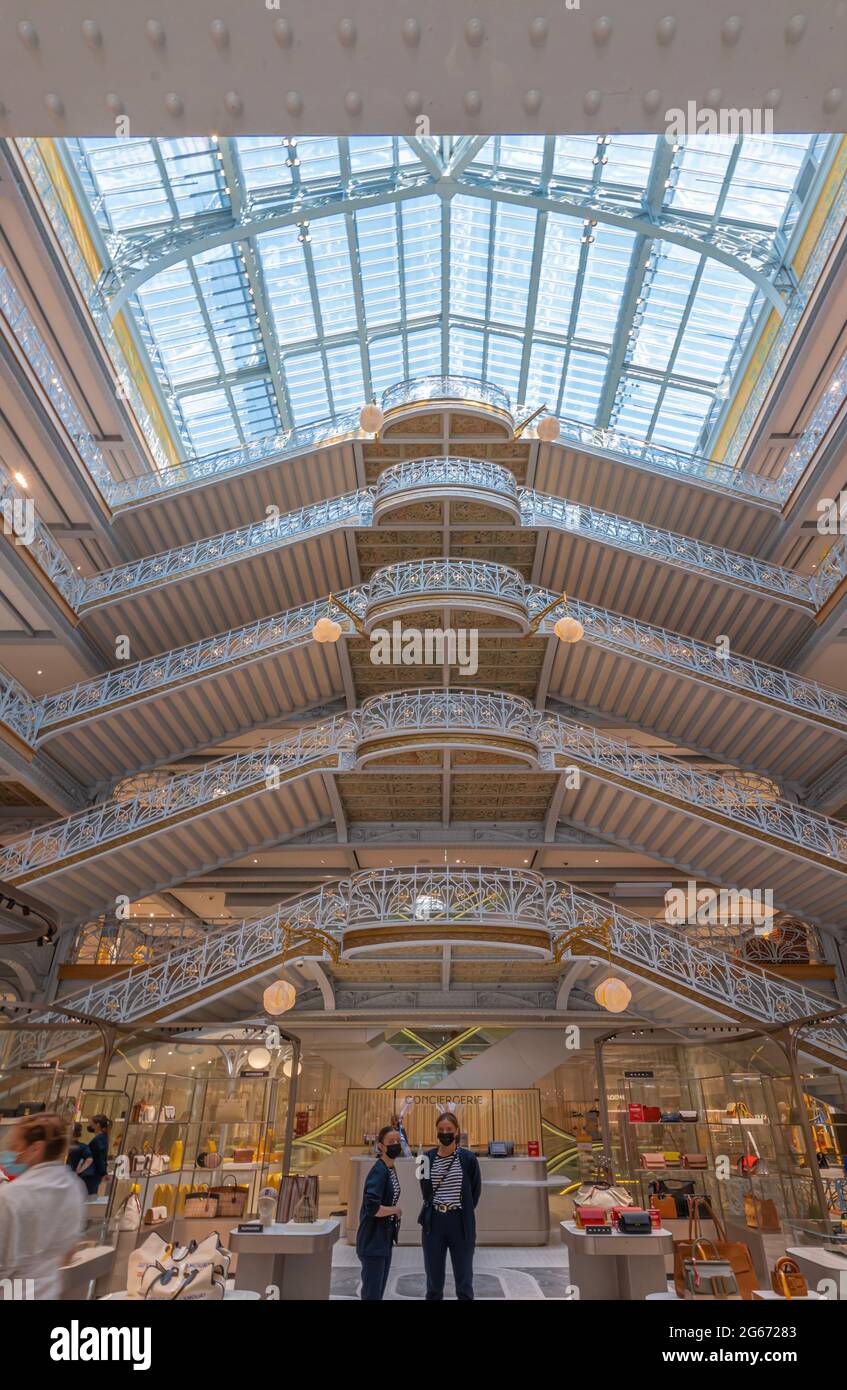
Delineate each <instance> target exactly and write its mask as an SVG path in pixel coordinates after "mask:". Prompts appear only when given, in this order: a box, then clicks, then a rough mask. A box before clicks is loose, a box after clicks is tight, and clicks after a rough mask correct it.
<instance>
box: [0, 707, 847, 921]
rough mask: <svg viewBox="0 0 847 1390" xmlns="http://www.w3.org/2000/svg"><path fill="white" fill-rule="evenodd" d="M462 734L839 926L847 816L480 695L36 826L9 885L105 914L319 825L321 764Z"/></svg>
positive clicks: (783, 902) (372, 715)
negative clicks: (122, 897)
mask: <svg viewBox="0 0 847 1390" xmlns="http://www.w3.org/2000/svg"><path fill="white" fill-rule="evenodd" d="M456 739H458V740H459V741H460V742H461V743H462V746H463V747H469V746H470V747H477V748H483V749H485V750H488V751H497V752H502V751H506V752H507V753H508V755H509V756H510V758H512V759H513V760H514V762H513V764H512V765H511V766H506V767H504V770H503V774H502V775H503V776H506V777H508V776H514V775H518V776H524V777H525V776H526V775H527V767H528V768H529V769H532V768H535V769H538V770H541V771H545V772H548V773H549V772H558V773H559V774H560V775H562V774H565V773H568V775H569V776H571V783H570V789H568V790H567V791H566V792H565V793H564V795H563V799H562V808H563V809H562V812H561V814H562V815H563V816H564V817H565V818H566V819H568V820H570V821H572V822H575V823H577V824H579V825H580V826H581V827H582V828H585V829H593V830H595V831H599V832H600V833H604V834H607V835H608V836H609V837H610V838H611V839H613V840H615V841H616V842H617V843H620V844H626V845H627V846H628V847H633V846H634V844H641V839H640V838H639V837H643V840H644V843H643V844H641V847H642V848H646V847H647V846H648V845H649V851H650V852H651V853H653V854H655V856H656V857H658V858H659V859H665V860H666V861H667V862H669V863H674V864H677V865H678V867H680V868H683V869H686V870H691V869H695V871H696V872H702V874H703V875H704V877H706V878H707V879H708V880H709V881H714V882H718V883H726V882H729V883H732V884H738V883H754V884H755V885H758V886H759V887H762V888H769V889H770V890H771V891H772V892H773V897H774V901H775V903H776V905H777V906H779V907H785V908H786V910H790V911H794V912H797V913H798V914H799V915H802V916H803V917H804V918H805V919H807V920H811V921H822V922H826V921H832V920H833V913H835V912H836V911H839V910H840V907H839V905H840V904H843V895H844V882H845V876H846V875H847V825H845V824H844V823H842V822H838V821H832V820H828V819H827V818H826V817H824V816H821V815H818V814H816V813H815V812H813V811H809V810H806V809H805V808H803V807H800V806H798V805H796V804H795V803H792V802H789V801H785V800H783V799H781V798H779V797H777V796H775V795H773V793H772V792H771V791H769V790H768V789H765V790H761V789H759V788H758V787H756V786H752V787H750V786H743V785H742V786H739V785H736V784H733V783H729V782H727V781H725V780H724V779H723V778H722V777H721V776H719V775H715V774H712V773H707V772H703V771H700V770H698V769H695V768H692V767H690V766H687V765H686V764H684V763H682V762H680V761H678V760H676V759H673V758H669V757H664V756H660V755H658V754H654V753H648V752H645V751H644V750H643V749H641V748H638V747H636V746H634V745H631V744H629V743H627V742H625V741H624V740H620V739H615V738H611V737H609V736H608V735H605V734H601V733H599V732H598V731H597V730H596V729H594V728H591V727H588V726H585V725H582V724H579V723H577V722H576V721H574V720H570V719H565V718H562V717H560V716H556V715H553V714H549V713H542V712H540V711H538V710H536V709H535V708H533V706H532V705H530V704H529V702H528V701H526V700H523V699H520V698H519V697H517V696H512V695H506V694H498V693H492V692H485V691H468V692H464V691H462V692H458V691H444V690H425V691H410V692H397V693H393V694H390V695H385V696H379V697H376V698H374V699H371V700H368V701H366V702H365V704H364V705H363V706H362V707H361V708H360V709H359V710H356V711H354V712H353V713H352V714H349V715H339V716H337V717H335V718H333V719H329V720H325V721H323V722H321V723H318V724H316V725H314V726H312V727H310V728H307V729H303V730H300V731H298V732H297V733H296V734H294V735H291V736H288V737H285V738H282V739H277V740H274V741H272V742H269V743H268V744H267V745H266V746H265V747H263V748H259V749H253V750H250V751H249V752H246V753H241V754H238V755H236V756H234V757H226V758H220V759H218V760H216V761H215V762H212V763H209V764H207V765H206V766H204V767H203V768H201V769H199V770H198V771H196V772H191V773H187V774H183V775H180V776H176V777H171V778H167V779H165V780H162V781H161V783H160V784H159V785H157V786H156V787H155V788H153V789H146V790H144V791H142V792H140V793H139V794H137V795H135V796H132V797H128V798H126V799H123V800H111V801H107V802H105V803H103V804H101V805H98V806H95V807H93V808H92V809H90V810H88V811H86V812H83V813H80V814H76V815H73V816H71V817H68V818H67V819H66V820H63V821H58V822H56V823H54V824H52V825H50V826H48V827H46V828H44V829H41V830H36V831H33V832H32V833H31V834H30V835H29V836H28V837H27V838H26V839H22V840H19V841H16V842H13V843H12V844H10V845H8V846H6V847H5V848H4V849H2V850H0V878H5V879H7V880H8V881H9V882H11V883H17V884H21V885H23V884H25V883H33V882H38V883H39V892H40V893H41V895H42V896H43V897H44V899H45V901H47V902H50V903H51V904H53V905H55V906H56V907H57V910H60V911H62V912H63V913H64V914H65V917H66V920H81V919H82V918H83V917H85V916H87V915H91V913H92V912H96V911H101V910H104V909H106V908H108V906H109V901H110V899H112V898H113V896H114V892H115V883H118V884H120V885H121V888H120V891H122V892H123V893H125V894H126V896H127V897H128V898H129V899H130V900H131V901H135V900H136V899H137V898H139V897H141V896H142V895H143V894H145V893H148V892H153V891H160V890H161V889H162V888H164V887H165V886H172V884H173V883H175V882H178V881H181V879H183V878H184V877H185V876H186V875H189V876H190V873H191V872H196V864H197V863H198V862H203V863H204V864H206V865H207V866H210V865H211V864H212V863H213V862H214V863H223V862H227V861H228V860H229V859H234V858H236V857H238V855H239V854H243V853H245V852H247V851H248V850H250V849H252V848H254V847H255V846H256V845H257V844H258V843H262V844H272V843H278V842H279V841H280V839H281V838H284V833H285V831H284V830H283V829H282V828H281V823H282V825H284V827H285V830H287V833H289V834H291V833H297V829H298V826H299V829H300V830H302V829H305V828H307V826H308V824H309V823H315V822H316V819H320V818H321V817H323V818H324V819H326V818H327V817H329V816H330V815H331V814H332V812H331V806H330V804H329V803H328V800H327V796H326V793H325V791H324V790H323V779H322V778H315V777H314V775H313V774H315V773H317V772H326V771H336V772H341V773H343V772H345V771H347V770H351V769H352V768H354V767H356V766H360V767H364V768H365V769H367V767H368V765H369V763H370V761H371V760H372V759H373V758H382V759H384V758H385V757H386V756H387V755H388V753H389V751H393V752H397V753H402V752H404V751H405V750H407V749H409V748H412V747H414V748H417V747H421V746H423V747H432V748H443V747H444V746H445V745H447V744H449V743H450V742H451V741H453V740H456ZM574 770H576V772H577V773H578V775H577V776H576V778H573V776H572V774H573V772H574ZM498 775H499V773H498ZM315 789H318V790H315ZM318 791H319V792H320V798H321V799H319V800H316V799H315V798H316V797H317V796H318ZM307 795H308V796H311V798H312V801H311V803H307V802H306V801H305V798H306V797H307ZM257 800H258V802H259V805H258V807H254V806H253V803H254V802H256V801H257ZM279 818H281V822H280V819H279ZM304 822H305V823H304ZM648 822H649V830H648V828H647V825H648ZM195 826H196V827H197V832H196V833H195ZM165 830H167V832H168V833H167V836H165V837H164V838H163V839H160V838H159V837H160V834H161V832H162V831H165ZM201 840H202V844H201V843H200V841H201ZM730 851H731V852H730ZM192 866H194V867H193V868H192ZM695 866H696V868H695Z"/></svg>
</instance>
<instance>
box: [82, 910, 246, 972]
mask: <svg viewBox="0 0 847 1390" xmlns="http://www.w3.org/2000/svg"><path fill="white" fill-rule="evenodd" d="M234 925H235V922H234V921H233V919H232V918H231V917H211V918H205V919H203V920H202V921H201V920H199V919H198V918H197V917H151V918H149V919H147V918H143V917H127V918H117V917H115V916H114V915H111V916H104V917H98V918H97V919H95V920H94V921H93V922H85V923H84V924H83V925H82V926H80V927H78V928H77V930H76V932H75V933H74V944H73V946H72V948H71V951H70V954H69V956H68V959H69V961H71V962H73V964H75V965H144V964H146V963H147V962H149V961H152V960H158V959H160V958H161V957H162V956H164V955H167V954H168V953H169V952H170V951H176V950H178V949H179V948H180V947H183V946H195V945H196V944H197V943H198V942H199V941H202V940H203V938H204V937H205V936H208V934H209V932H212V931H216V930H217V929H218V928H220V927H232V926H234Z"/></svg>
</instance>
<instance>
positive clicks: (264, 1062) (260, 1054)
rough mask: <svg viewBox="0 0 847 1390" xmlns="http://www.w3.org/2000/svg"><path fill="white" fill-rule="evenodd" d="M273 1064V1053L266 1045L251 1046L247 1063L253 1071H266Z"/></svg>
mask: <svg viewBox="0 0 847 1390" xmlns="http://www.w3.org/2000/svg"><path fill="white" fill-rule="evenodd" d="M270 1064H271V1054H270V1053H269V1052H268V1049H267V1048H266V1047H251V1049H250V1051H249V1052H248V1053H247V1065H248V1067H249V1068H250V1069H251V1071H264V1070H265V1067H269V1066H270Z"/></svg>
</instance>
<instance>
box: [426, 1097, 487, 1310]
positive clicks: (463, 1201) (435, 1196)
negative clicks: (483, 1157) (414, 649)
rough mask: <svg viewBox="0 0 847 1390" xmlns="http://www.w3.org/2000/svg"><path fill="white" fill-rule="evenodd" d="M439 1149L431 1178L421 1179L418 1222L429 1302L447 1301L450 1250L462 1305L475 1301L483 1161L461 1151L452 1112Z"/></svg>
mask: <svg viewBox="0 0 847 1390" xmlns="http://www.w3.org/2000/svg"><path fill="white" fill-rule="evenodd" d="M436 1134H437V1137H438V1148H437V1149H429V1150H428V1151H427V1155H426V1157H427V1159H428V1160H429V1164H428V1170H429V1177H426V1178H421V1192H422V1193H423V1199H424V1204H423V1207H422V1208H421V1214H420V1216H419V1217H418V1221H419V1223H420V1225H421V1226H422V1228H423V1231H422V1235H421V1244H422V1246H423V1257H424V1269H425V1270H426V1297H427V1301H428V1302H436V1301H439V1300H440V1299H443V1297H444V1274H445V1271H446V1268H447V1251H448V1250H449V1251H450V1263H451V1264H452V1266H453V1278H454V1279H455V1281H456V1297H457V1298H458V1299H459V1300H460V1302H462V1303H466V1302H468V1301H470V1299H472V1298H473V1296H474V1292H473V1252H474V1245H475V1244H476V1207H477V1203H478V1202H479V1198H480V1193H481V1192H482V1175H481V1173H480V1171H479V1160H478V1158H477V1156H476V1154H474V1153H471V1151H470V1149H462V1148H460V1147H459V1121H458V1120H457V1119H456V1116H455V1115H452V1114H450V1113H449V1112H448V1113H447V1114H444V1115H439V1117H438V1124H437V1128H436Z"/></svg>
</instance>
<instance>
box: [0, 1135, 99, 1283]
mask: <svg viewBox="0 0 847 1390" xmlns="http://www.w3.org/2000/svg"><path fill="white" fill-rule="evenodd" d="M85 1197H86V1192H85V1186H84V1184H83V1183H82V1182H81V1181H80V1179H79V1178H78V1177H77V1175H76V1173H73V1172H72V1171H71V1169H70V1168H69V1167H68V1165H67V1164H66V1163H64V1162H62V1163H36V1164H34V1165H33V1166H32V1167H31V1168H27V1169H26V1171H25V1172H23V1173H21V1175H20V1177H18V1178H15V1179H14V1181H13V1182H4V1183H0V1279H15V1278H19V1279H32V1280H34V1295H35V1297H36V1298H39V1299H42V1298H58V1297H59V1296H60V1294H61V1286H62V1281H61V1276H60V1274H59V1268H60V1266H61V1265H63V1264H64V1263H65V1256H66V1255H67V1254H68V1253H69V1252H70V1251H71V1250H72V1249H73V1247H74V1246H75V1245H76V1243H77V1241H78V1240H79V1239H80V1237H81V1236H82V1234H83V1231H84V1230H85ZM3 1292H4V1290H2V1289H0V1297H2V1293H3Z"/></svg>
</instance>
